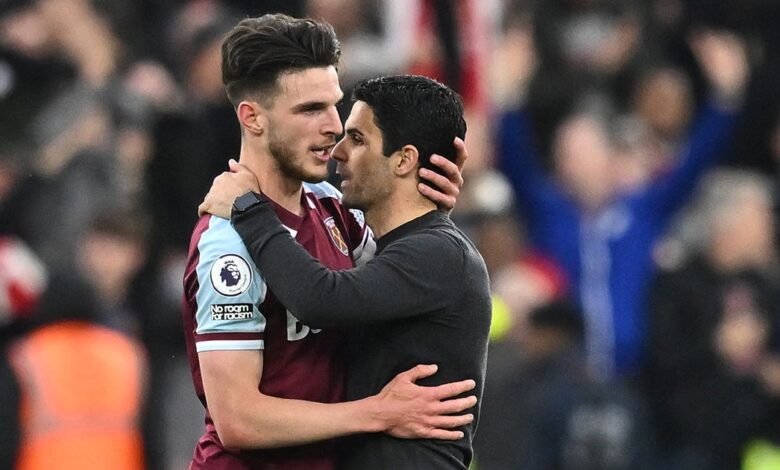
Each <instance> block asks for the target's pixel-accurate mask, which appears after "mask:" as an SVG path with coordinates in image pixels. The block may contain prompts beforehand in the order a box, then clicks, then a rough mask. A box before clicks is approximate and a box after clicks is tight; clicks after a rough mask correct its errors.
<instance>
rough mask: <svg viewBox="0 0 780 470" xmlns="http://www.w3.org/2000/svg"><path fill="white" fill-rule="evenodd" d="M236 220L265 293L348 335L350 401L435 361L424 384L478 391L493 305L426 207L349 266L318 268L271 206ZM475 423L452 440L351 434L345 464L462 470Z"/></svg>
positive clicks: (480, 265)
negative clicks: (470, 386)
mask: <svg viewBox="0 0 780 470" xmlns="http://www.w3.org/2000/svg"><path fill="white" fill-rule="evenodd" d="M232 221H233V225H234V226H235V228H236V231H237V232H238V233H239V234H240V235H241V238H242V239H243V240H244V243H245V244H246V245H247V247H248V249H249V252H250V254H251V256H252V259H253V260H254V261H255V263H256V264H257V266H258V267H259V268H260V271H261V272H262V273H263V277H264V279H265V280H266V282H267V283H268V286H269V287H270V289H271V290H272V291H273V292H274V294H275V295H276V296H277V297H278V298H279V300H280V301H281V302H282V303H283V304H285V305H287V306H288V308H289V309H290V311H291V312H293V314H294V315H295V316H296V317H297V318H299V319H300V320H301V321H302V322H304V323H306V324H307V325H309V326H312V327H315V328H316V327H322V328H327V327H346V328H350V329H351V330H352V331H353V334H352V337H351V352H352V354H350V359H349V361H350V363H349V369H348V370H349V372H348V377H347V384H348V385H347V395H348V396H347V398H348V399H350V400H353V399H359V398H364V397H367V396H370V395H373V394H376V393H377V392H379V391H380V390H381V388H382V387H383V386H384V385H385V384H386V383H387V382H389V381H390V380H391V379H392V378H393V377H394V376H395V375H397V374H398V373H400V372H403V371H405V370H407V369H410V368H412V367H414V366H415V365H418V364H437V365H438V366H439V371H438V373H436V374H435V375H434V376H433V377H429V378H426V379H424V380H421V381H420V382H419V383H420V384H421V385H439V384H443V383H447V382H453V381H457V380H463V379H467V378H472V379H475V380H476V382H477V390H476V392H475V393H476V395H477V396H478V397H481V394H482V388H483V383H484V377H485V363H486V357H487V335H488V329H489V326H490V311H491V303H490V290H489V281H488V277H487V270H486V268H485V264H484V262H483V260H482V257H481V256H480V255H479V253H478V252H477V250H476V248H475V247H474V245H473V244H472V243H471V242H470V241H469V240H468V239H467V238H466V236H465V235H464V234H463V233H462V232H461V231H460V230H458V229H457V228H456V227H455V226H454V225H453V224H452V222H451V221H450V220H449V218H448V217H447V216H446V215H444V214H442V213H440V212H438V211H432V212H429V213H427V214H425V215H423V216H421V217H419V218H417V219H415V220H412V221H410V222H408V223H406V224H404V225H402V226H400V227H398V228H396V229H395V230H393V231H391V232H390V233H388V234H386V235H385V236H384V237H382V238H380V239H379V240H378V241H377V256H376V258H374V259H373V260H371V261H369V262H368V263H366V264H365V265H363V266H360V267H357V268H354V269H351V270H347V271H330V270H328V269H326V268H324V267H323V266H321V265H320V264H319V263H318V262H317V261H316V260H315V259H314V258H312V257H311V256H310V255H309V254H308V253H307V252H306V251H305V250H303V248H301V247H300V246H299V245H298V244H297V243H295V241H294V240H293V239H292V237H290V235H289V233H288V232H287V231H286V230H285V229H284V228H283V227H282V226H281V224H280V222H279V221H278V219H277V218H276V215H275V214H274V213H273V211H272V209H271V207H270V204H269V203H267V202H266V203H262V204H260V205H258V206H255V207H253V208H252V209H250V210H248V211H247V212H244V213H242V214H234V216H233V218H232ZM478 412H479V410H478V408H477V409H475V414H476V416H475V417H478ZM475 428H476V420H475V423H474V424H472V425H470V426H467V427H466V428H465V429H464V432H465V434H466V437H465V438H464V439H462V440H460V441H456V442H445V441H430V440H399V439H395V438H393V437H390V436H388V435H385V434H372V435H360V436H356V437H354V438H353V439H350V440H347V442H348V443H347V445H346V446H345V458H344V462H343V466H342V467H343V468H345V469H352V468H355V469H358V468H359V469H365V468H372V469H382V468H387V469H398V468H426V469H436V468H442V469H444V468H446V469H452V468H462V469H466V468H467V467H468V465H469V462H470V461H471V457H472V448H471V440H472V437H473V434H474V430H475Z"/></svg>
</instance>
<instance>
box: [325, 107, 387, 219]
mask: <svg viewBox="0 0 780 470" xmlns="http://www.w3.org/2000/svg"><path fill="white" fill-rule="evenodd" d="M345 129H346V133H345V135H344V138H342V139H341V141H339V143H338V145H337V146H336V148H334V149H333V158H334V159H336V160H337V161H338V166H337V170H336V171H337V172H338V173H339V175H341V178H342V182H341V191H342V193H343V197H342V202H343V203H344V204H345V205H346V206H348V207H353V208H356V209H362V210H363V211H368V210H370V209H371V208H372V207H374V206H375V205H376V204H378V203H380V202H382V201H384V200H387V198H388V197H389V195H390V193H391V191H392V189H391V188H392V182H393V172H392V159H391V158H388V157H386V156H384V155H383V153H382V132H381V131H380V129H379V128H378V127H377V126H376V124H375V123H374V112H373V111H372V110H371V107H369V106H368V105H367V104H366V103H365V102H363V101H357V102H355V104H354V106H353V107H352V112H351V113H350V115H349V118H347V123H346V125H345Z"/></svg>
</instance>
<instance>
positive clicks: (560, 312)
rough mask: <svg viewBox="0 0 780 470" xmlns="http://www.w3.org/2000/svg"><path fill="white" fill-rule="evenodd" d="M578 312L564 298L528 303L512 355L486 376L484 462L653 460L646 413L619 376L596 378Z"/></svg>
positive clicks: (580, 466) (567, 469) (575, 467)
mask: <svg viewBox="0 0 780 470" xmlns="http://www.w3.org/2000/svg"><path fill="white" fill-rule="evenodd" d="M583 333H584V325H583V322H582V314H581V313H580V312H578V311H577V309H576V308H575V307H573V305H572V304H569V303H567V302H560V301H556V302H552V303H548V304H545V305H542V306H540V307H537V308H535V309H533V310H532V311H531V312H530V315H529V316H528V318H527V322H526V324H525V327H524V328H523V329H522V330H521V331H520V336H519V337H518V338H517V342H516V343H515V350H516V353H517V356H516V357H517V359H518V360H517V361H516V362H515V363H514V364H513V365H512V366H510V367H511V368H510V369H507V370H505V371H504V374H502V378H503V380H496V379H497V378H496V376H493V377H492V378H491V377H489V378H488V379H489V380H488V381H487V382H486V384H485V398H484V400H483V405H482V406H483V409H482V418H481V421H480V426H481V430H480V433H478V434H477V436H476V440H475V446H476V452H477V462H478V464H479V468H480V469H483V470H494V469H496V470H502V469H511V468H522V469H531V470H535V469H538V470H544V469H551V468H554V469H560V470H591V469H592V470H597V469H598V470H617V469H642V468H652V467H650V465H649V458H650V455H651V454H649V450H650V442H649V441H648V439H647V435H646V432H647V429H648V428H647V426H648V423H647V417H646V415H645V413H644V410H643V407H642V405H641V403H640V401H639V400H638V399H637V397H635V396H633V395H632V394H631V393H630V392H629V391H627V390H626V389H623V388H622V387H621V386H620V385H618V384H617V383H612V382H607V383H605V382H602V381H599V380H594V379H593V378H591V376H590V375H589V373H588V371H587V368H586V364H585V361H584V360H583V357H584V356H583V355H582V353H581V348H582V346H583V342H582V339H583Z"/></svg>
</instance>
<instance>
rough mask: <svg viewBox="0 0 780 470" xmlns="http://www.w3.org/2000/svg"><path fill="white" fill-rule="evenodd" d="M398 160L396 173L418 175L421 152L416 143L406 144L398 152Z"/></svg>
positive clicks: (399, 174)
mask: <svg viewBox="0 0 780 470" xmlns="http://www.w3.org/2000/svg"><path fill="white" fill-rule="evenodd" d="M397 153H398V161H397V162H396V163H395V174H396V175H398V176H407V175H409V174H413V175H416V174H417V167H418V164H419V162H420V152H418V151H417V147H415V146H414V145H408V144H407V145H404V146H403V147H401V150H399V151H398V152H397Z"/></svg>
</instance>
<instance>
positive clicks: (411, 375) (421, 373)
mask: <svg viewBox="0 0 780 470" xmlns="http://www.w3.org/2000/svg"><path fill="white" fill-rule="evenodd" d="M437 370H439V366H437V365H436V364H420V365H417V366H414V367H413V368H411V369H409V370H407V371H405V372H401V373H400V374H398V375H397V376H396V377H398V378H404V379H406V380H409V381H410V382H416V381H418V380H420V379H422V378H425V377H430V376H432V375H433V374H435V373H436V371H437Z"/></svg>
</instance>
